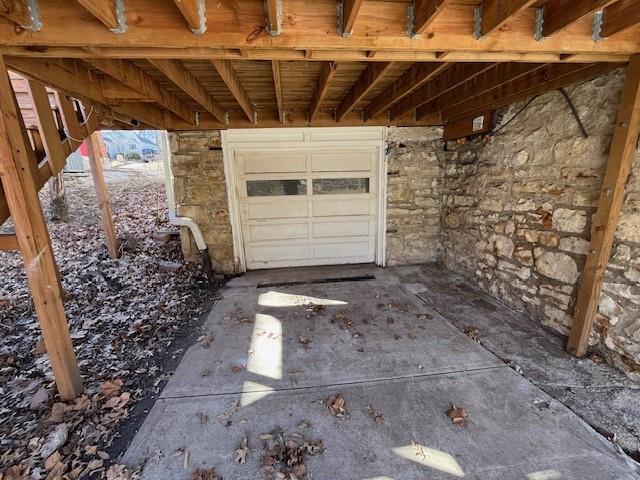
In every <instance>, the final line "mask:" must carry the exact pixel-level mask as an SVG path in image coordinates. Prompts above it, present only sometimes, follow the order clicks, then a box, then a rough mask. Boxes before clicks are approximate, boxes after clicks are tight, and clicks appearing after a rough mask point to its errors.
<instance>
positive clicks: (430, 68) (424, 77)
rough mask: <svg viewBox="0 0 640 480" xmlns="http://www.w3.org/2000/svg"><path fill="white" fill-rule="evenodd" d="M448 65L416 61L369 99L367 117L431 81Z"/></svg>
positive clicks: (366, 109) (374, 114) (373, 115)
mask: <svg viewBox="0 0 640 480" xmlns="http://www.w3.org/2000/svg"><path fill="white" fill-rule="evenodd" d="M448 67H449V65H447V64H446V63H416V64H415V65H412V66H411V68H409V70H407V71H406V72H404V73H403V74H402V76H401V77H400V78H399V79H398V80H396V81H395V82H393V83H392V84H391V86H390V87H389V88H387V89H385V91H384V92H382V93H381V94H380V95H378V96H377V97H376V98H375V99H373V100H372V101H371V103H370V104H369V105H367V107H366V108H365V115H366V117H367V118H371V117H375V116H376V115H378V114H379V113H381V112H382V111H384V110H386V109H387V108H389V107H390V106H391V105H393V104H394V103H396V102H398V101H400V100H402V99H403V98H404V97H405V96H407V95H409V94H410V93H411V92H413V91H415V90H416V89H418V88H420V87H421V86H422V85H424V84H425V83H427V82H429V81H431V79H432V78H434V77H435V76H436V75H438V74H440V73H442V72H443V71H445V70H446V69H447V68H448Z"/></svg>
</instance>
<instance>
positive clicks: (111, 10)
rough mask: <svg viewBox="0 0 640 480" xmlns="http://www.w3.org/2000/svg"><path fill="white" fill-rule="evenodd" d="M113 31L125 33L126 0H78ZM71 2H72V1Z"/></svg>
mask: <svg viewBox="0 0 640 480" xmlns="http://www.w3.org/2000/svg"><path fill="white" fill-rule="evenodd" d="M76 1H77V2H78V3H79V4H80V5H82V6H83V7H84V8H85V9H86V10H88V11H89V13H91V15H93V16H94V17H96V18H97V19H98V20H100V21H101V22H102V23H103V24H104V25H105V26H106V27H107V28H108V29H109V30H111V31H112V32H113V33H125V32H126V31H127V20H126V17H125V15H124V8H125V0H76ZM70 3H71V2H70Z"/></svg>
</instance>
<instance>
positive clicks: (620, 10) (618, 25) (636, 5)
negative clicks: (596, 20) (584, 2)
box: [600, 0, 640, 38]
mask: <svg viewBox="0 0 640 480" xmlns="http://www.w3.org/2000/svg"><path fill="white" fill-rule="evenodd" d="M639 24H640V1H638V0H620V1H618V2H616V3H614V4H613V5H609V6H608V7H607V8H605V9H604V12H603V15H602V29H601V31H600V35H601V36H602V37H604V38H609V37H611V36H612V35H615V34H616V33H618V32H622V31H623V30H626V29H627V28H630V27H633V26H636V25H639Z"/></svg>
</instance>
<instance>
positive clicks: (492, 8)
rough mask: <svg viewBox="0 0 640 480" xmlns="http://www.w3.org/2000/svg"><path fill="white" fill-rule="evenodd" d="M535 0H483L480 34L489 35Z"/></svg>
mask: <svg viewBox="0 0 640 480" xmlns="http://www.w3.org/2000/svg"><path fill="white" fill-rule="evenodd" d="M534 3H536V0H483V2H482V5H481V8H482V26H481V32H482V35H490V34H491V33H493V32H494V31H496V30H498V29H499V28H500V27H502V26H503V25H504V24H505V23H507V22H508V21H509V20H510V19H511V18H513V17H514V16H515V15H517V14H518V13H520V12H522V11H523V10H524V9H526V8H528V7H530V6H531V5H533V4H534Z"/></svg>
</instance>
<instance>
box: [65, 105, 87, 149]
mask: <svg viewBox="0 0 640 480" xmlns="http://www.w3.org/2000/svg"><path fill="white" fill-rule="evenodd" d="M92 114H93V105H91V110H89V113H88V114H87V118H85V120H84V122H82V124H81V125H80V126H82V125H86V123H87V122H88V121H89V119H90V118H91V115H92ZM64 134H65V135H66V136H67V138H68V139H70V140H73V141H74V142H78V143H82V142H84V139H79V138H73V137H72V136H71V135H69V132H64Z"/></svg>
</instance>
